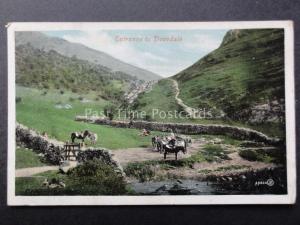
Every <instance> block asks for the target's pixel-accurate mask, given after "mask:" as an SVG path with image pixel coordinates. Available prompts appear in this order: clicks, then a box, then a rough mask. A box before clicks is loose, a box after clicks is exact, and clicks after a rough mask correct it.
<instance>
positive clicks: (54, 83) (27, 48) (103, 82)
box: [16, 45, 135, 100]
mask: <svg viewBox="0 0 300 225" xmlns="http://www.w3.org/2000/svg"><path fill="white" fill-rule="evenodd" d="M134 79H135V78H134V77H132V76H130V75H128V74H125V73H122V72H113V71H111V70H110V69H108V68H106V67H103V66H100V65H97V64H93V63H90V62H88V61H84V60H79V59H77V58H76V57H66V56H63V55H60V54H58V53H57V52H55V51H49V52H45V51H42V50H39V49H36V48H33V47H32V46H31V45H21V46H18V47H17V48H16V82H17V83H18V84H19V85H22V86H27V87H35V88H39V89H41V88H56V89H61V90H64V91H66V90H72V91H73V92H76V93H88V92H89V91H91V90H92V91H94V92H97V93H98V95H99V96H101V97H103V98H106V99H111V100H116V99H117V100H118V99H120V98H121V97H122V96H123V93H124V92H125V91H126V88H127V87H128V82H130V81H131V80H134Z"/></svg>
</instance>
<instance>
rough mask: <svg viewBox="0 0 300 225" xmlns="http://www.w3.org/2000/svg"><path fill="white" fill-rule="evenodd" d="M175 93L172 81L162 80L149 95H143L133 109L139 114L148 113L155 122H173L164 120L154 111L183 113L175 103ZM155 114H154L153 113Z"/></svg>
mask: <svg viewBox="0 0 300 225" xmlns="http://www.w3.org/2000/svg"><path fill="white" fill-rule="evenodd" d="M174 96H175V91H174V89H173V86H172V82H171V81H170V80H167V79H165V80H160V81H159V82H158V83H157V84H156V85H154V86H153V89H152V90H151V91H150V92H148V93H142V94H140V95H139V97H138V98H137V99H136V101H135V102H134V103H133V106H132V109H133V110H137V111H139V112H142V111H144V112H146V113H147V115H149V116H151V119H152V120H155V121H172V119H168V118H166V119H163V118H160V117H159V115H157V114H156V113H155V111H153V110H156V109H157V110H158V111H159V112H160V111H165V112H166V111H174V110H176V111H181V110H180V108H179V106H178V105H177V104H176V101H175V98H174ZM153 112H154V113H153Z"/></svg>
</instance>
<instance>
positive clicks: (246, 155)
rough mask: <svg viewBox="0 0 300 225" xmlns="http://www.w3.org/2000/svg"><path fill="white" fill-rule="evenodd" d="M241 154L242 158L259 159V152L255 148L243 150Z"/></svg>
mask: <svg viewBox="0 0 300 225" xmlns="http://www.w3.org/2000/svg"><path fill="white" fill-rule="evenodd" d="M239 155H240V156H241V157H242V158H244V159H247V160H249V161H257V160H258V154H257V152H256V151H253V150H248V149H245V150H242V151H240V152H239Z"/></svg>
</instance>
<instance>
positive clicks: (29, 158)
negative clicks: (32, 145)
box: [16, 148, 47, 169]
mask: <svg viewBox="0 0 300 225" xmlns="http://www.w3.org/2000/svg"><path fill="white" fill-rule="evenodd" d="M40 166H47V164H45V163H43V162H41V160H40V158H39V157H38V155H37V154H36V153H34V152H33V151H30V150H26V149H24V148H17V150H16V169H20V168H27V167H40Z"/></svg>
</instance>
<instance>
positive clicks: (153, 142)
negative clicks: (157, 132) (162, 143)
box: [151, 136, 158, 149]
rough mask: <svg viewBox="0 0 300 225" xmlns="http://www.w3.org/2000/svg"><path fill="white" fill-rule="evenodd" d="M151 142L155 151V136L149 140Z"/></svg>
mask: <svg viewBox="0 0 300 225" xmlns="http://www.w3.org/2000/svg"><path fill="white" fill-rule="evenodd" d="M151 141H152V147H153V148H154V149H155V148H156V147H157V141H158V140H157V136H154V137H152V138H151Z"/></svg>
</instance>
